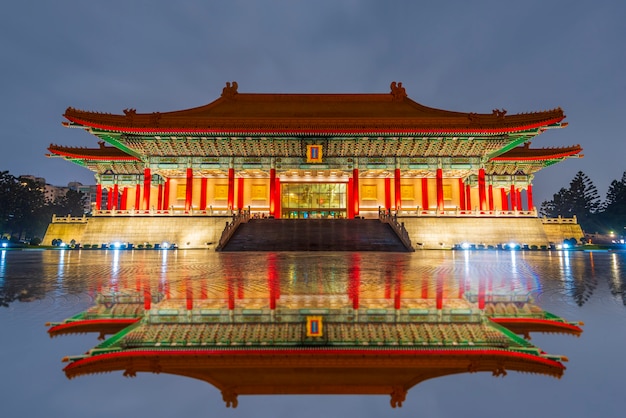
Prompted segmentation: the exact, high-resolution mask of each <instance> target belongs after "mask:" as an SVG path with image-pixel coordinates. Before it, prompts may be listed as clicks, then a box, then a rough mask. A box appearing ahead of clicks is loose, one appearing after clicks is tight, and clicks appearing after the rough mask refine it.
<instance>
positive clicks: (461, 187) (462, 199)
mask: <svg viewBox="0 0 626 418" xmlns="http://www.w3.org/2000/svg"><path fill="white" fill-rule="evenodd" d="M459 206H460V208H461V210H465V184H463V179H462V178H460V177H459Z"/></svg>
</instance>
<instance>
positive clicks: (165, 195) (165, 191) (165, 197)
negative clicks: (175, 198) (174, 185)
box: [163, 179, 170, 210]
mask: <svg viewBox="0 0 626 418" xmlns="http://www.w3.org/2000/svg"><path fill="white" fill-rule="evenodd" d="M169 208H170V179H165V187H164V188H163V209H165V210H169Z"/></svg>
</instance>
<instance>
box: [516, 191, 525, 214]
mask: <svg viewBox="0 0 626 418" xmlns="http://www.w3.org/2000/svg"><path fill="white" fill-rule="evenodd" d="M516 199H517V209H518V210H524V207H523V206H522V189H517V194H516Z"/></svg>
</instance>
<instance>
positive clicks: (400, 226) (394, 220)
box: [378, 209, 415, 251]
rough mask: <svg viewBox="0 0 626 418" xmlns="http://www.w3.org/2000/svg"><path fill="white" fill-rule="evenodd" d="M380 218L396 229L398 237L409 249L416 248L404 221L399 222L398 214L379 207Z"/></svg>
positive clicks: (413, 249)
mask: <svg viewBox="0 0 626 418" xmlns="http://www.w3.org/2000/svg"><path fill="white" fill-rule="evenodd" d="M378 219H380V221H381V222H384V223H386V224H388V225H389V226H391V229H393V230H394V232H395V233H396V235H397V236H398V238H400V241H402V244H404V246H405V247H406V249H407V250H409V251H415V248H413V245H412V244H411V238H409V232H408V231H407V230H406V228H405V227H404V222H401V223H400V222H398V216H397V214H396V215H392V214H391V211H388V212H387V211H384V210H380V209H379V211H378Z"/></svg>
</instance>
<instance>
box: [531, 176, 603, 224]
mask: <svg viewBox="0 0 626 418" xmlns="http://www.w3.org/2000/svg"><path fill="white" fill-rule="evenodd" d="M600 207H601V206H600V196H599V195H598V190H597V189H596V186H595V185H594V184H593V182H592V181H591V180H590V179H589V177H587V175H585V173H583V172H582V171H579V172H578V173H576V176H575V177H574V178H573V179H572V181H571V182H570V185H569V188H568V189H565V188H562V189H561V190H559V192H558V193H556V194H554V195H553V198H552V200H550V201H546V202H543V203H542V204H541V214H542V215H544V216H547V217H552V218H556V217H558V216H563V217H566V218H571V217H573V216H576V218H577V219H578V223H579V224H580V226H581V227H582V228H583V230H588V231H589V230H594V229H597V227H598V219H597V216H596V214H597V213H598V210H599V209H600Z"/></svg>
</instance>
